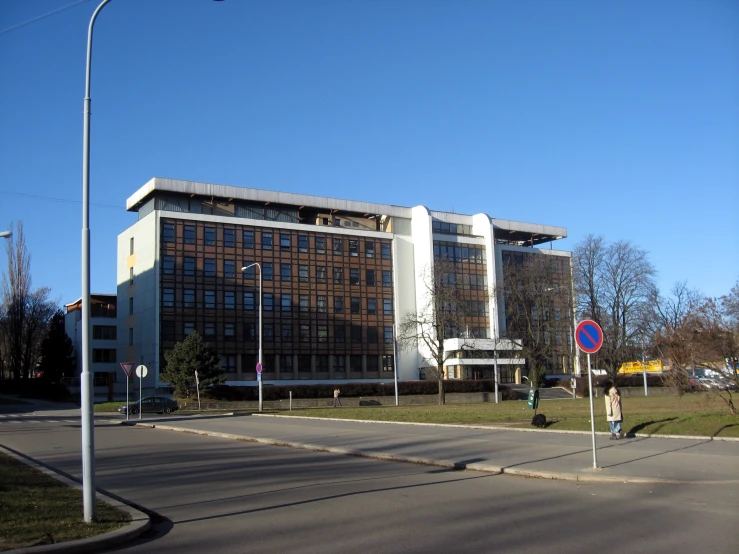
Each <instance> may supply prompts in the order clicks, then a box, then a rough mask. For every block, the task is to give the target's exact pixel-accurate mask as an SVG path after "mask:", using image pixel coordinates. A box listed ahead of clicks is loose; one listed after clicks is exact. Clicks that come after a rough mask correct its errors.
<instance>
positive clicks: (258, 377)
mask: <svg viewBox="0 0 739 554" xmlns="http://www.w3.org/2000/svg"><path fill="white" fill-rule="evenodd" d="M254 266H256V267H257V268H259V359H258V366H259V368H260V371H258V372H257V380H258V381H257V382H258V383H259V411H260V412H261V411H262V373H261V368H262V367H263V366H262V266H261V265H260V264H259V262H254V263H253V264H249V265H246V266H244V267H242V268H241V272H242V273H243V272H244V271H246V270H247V269H249V268H251V267H254Z"/></svg>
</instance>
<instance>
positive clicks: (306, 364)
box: [298, 354, 311, 373]
mask: <svg viewBox="0 0 739 554" xmlns="http://www.w3.org/2000/svg"><path fill="white" fill-rule="evenodd" d="M310 358H311V356H310V354H301V355H300V356H298V371H305V372H308V373H310V372H311V367H310V365H311V364H310V362H311V360H310Z"/></svg>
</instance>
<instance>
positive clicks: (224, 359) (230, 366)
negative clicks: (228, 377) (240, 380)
mask: <svg viewBox="0 0 739 554" xmlns="http://www.w3.org/2000/svg"><path fill="white" fill-rule="evenodd" d="M221 367H222V368H223V371H225V372H226V373H236V356H234V355H233V354H229V355H227V356H221Z"/></svg>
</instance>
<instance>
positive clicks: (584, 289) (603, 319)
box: [575, 236, 656, 375]
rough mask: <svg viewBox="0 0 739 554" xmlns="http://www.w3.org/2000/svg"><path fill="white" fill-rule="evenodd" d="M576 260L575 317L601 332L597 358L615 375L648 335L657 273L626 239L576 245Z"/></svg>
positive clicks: (587, 240) (590, 240) (597, 239)
mask: <svg viewBox="0 0 739 554" xmlns="http://www.w3.org/2000/svg"><path fill="white" fill-rule="evenodd" d="M575 257H576V261H575V268H576V271H575V283H576V285H575V289H576V291H577V295H578V299H577V307H578V315H579V316H580V317H581V318H591V319H593V320H594V321H596V323H598V324H599V325H600V327H601V328H602V329H603V346H602V347H601V350H600V351H599V352H598V355H597V360H598V363H599V364H602V365H603V366H604V368H605V369H606V370H607V371H608V372H609V373H610V374H611V375H615V374H616V372H617V371H618V368H619V367H620V366H621V364H622V363H623V362H626V361H629V360H631V359H633V358H634V357H635V356H637V355H638V354H639V353H640V352H641V349H642V348H641V344H642V342H643V341H644V339H645V338H646V337H648V329H649V327H650V318H651V316H652V313H653V312H652V305H653V300H654V298H655V290H656V287H655V284H654V275H655V273H656V271H655V269H654V266H653V265H652V264H651V262H650V261H649V259H648V255H647V252H646V251H644V250H641V249H639V248H637V247H635V246H634V245H632V244H631V243H630V242H628V241H618V242H615V243H611V244H606V243H605V241H604V240H603V239H602V237H593V236H589V237H586V238H585V240H583V241H582V242H581V243H580V244H578V245H577V246H576V248H575Z"/></svg>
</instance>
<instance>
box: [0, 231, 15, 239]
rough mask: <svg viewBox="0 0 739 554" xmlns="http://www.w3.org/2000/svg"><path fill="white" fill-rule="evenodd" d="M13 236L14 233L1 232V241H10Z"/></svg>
mask: <svg viewBox="0 0 739 554" xmlns="http://www.w3.org/2000/svg"><path fill="white" fill-rule="evenodd" d="M12 236H13V231H0V239H9V238H10V237H12Z"/></svg>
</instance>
